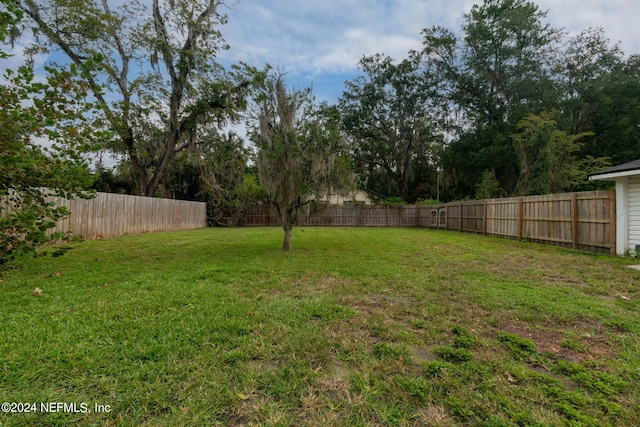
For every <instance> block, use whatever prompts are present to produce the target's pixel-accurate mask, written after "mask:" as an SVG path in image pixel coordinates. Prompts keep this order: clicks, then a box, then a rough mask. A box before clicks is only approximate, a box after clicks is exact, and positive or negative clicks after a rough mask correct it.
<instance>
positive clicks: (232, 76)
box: [15, 0, 251, 196]
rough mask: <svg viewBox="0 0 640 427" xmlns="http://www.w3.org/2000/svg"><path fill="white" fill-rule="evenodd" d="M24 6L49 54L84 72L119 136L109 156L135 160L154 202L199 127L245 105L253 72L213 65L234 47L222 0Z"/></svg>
mask: <svg viewBox="0 0 640 427" xmlns="http://www.w3.org/2000/svg"><path fill="white" fill-rule="evenodd" d="M15 3H16V4H17V5H18V6H19V8H20V9H21V10H22V11H23V12H24V14H25V16H27V17H28V18H29V21H28V24H29V25H33V27H34V28H33V31H34V33H36V34H37V35H39V36H40V37H41V38H43V40H45V41H46V42H45V41H43V42H42V45H43V46H41V48H46V47H49V46H51V47H54V48H57V49H59V50H60V51H62V52H63V53H64V54H65V55H66V56H67V57H68V58H69V60H70V61H71V62H72V63H73V64H75V65H76V66H77V67H78V68H79V69H80V70H81V71H82V72H83V77H84V80H85V82H86V84H87V86H88V89H89V90H90V91H91V93H92V95H93V96H94V97H95V99H96V100H97V101H98V105H99V106H100V108H101V110H102V113H103V116H104V118H105V119H106V123H105V126H107V127H108V128H109V129H110V130H112V131H113V133H114V135H115V138H114V139H113V140H112V141H111V142H110V144H108V145H107V146H106V149H109V150H111V151H114V152H116V153H121V154H124V155H125V156H126V158H127V161H128V162H129V166H128V169H130V170H131V171H132V173H133V175H134V178H135V182H136V186H137V189H136V190H137V193H138V194H140V195H147V196H151V195H155V193H156V190H157V189H158V186H159V185H160V183H161V181H162V178H163V175H164V173H165V171H166V169H167V167H168V166H169V164H170V163H171V160H172V159H173V158H174V156H175V155H176V154H177V153H180V152H182V151H184V150H187V149H188V148H189V147H191V146H193V145H196V144H198V143H199V142H200V140H199V139H198V137H197V129H198V127H199V126H201V125H202V124H205V123H218V124H219V123H222V122H224V121H228V120H233V119H236V118H237V117H236V115H235V112H236V110H237V109H239V108H243V106H244V97H245V88H246V87H247V85H248V83H246V82H245V80H244V79H245V77H247V76H246V75H245V73H244V71H246V69H245V70H242V71H241V70H240V69H237V70H236V72H232V73H227V72H226V71H225V70H223V69H222V68H221V67H220V66H219V65H217V64H216V63H215V62H214V60H215V57H216V54H217V52H218V51H219V50H220V49H224V48H226V45H225V44H224V42H223V39H222V35H221V33H220V30H219V27H220V26H221V25H223V24H224V23H225V22H226V20H227V18H226V16H225V15H224V14H223V13H222V12H221V8H222V7H223V6H224V5H225V2H224V1H223V0H166V1H162V2H161V1H160V0H153V1H152V2H151V4H150V5H148V3H146V2H145V3H142V2H139V1H130V2H124V3H121V5H120V6H118V7H116V8H112V7H111V6H109V4H108V2H107V1H106V0H102V1H98V0H73V1H67V0H15ZM95 61H99V62H100V64H101V67H100V68H94V67H92V62H95ZM249 72H251V71H249ZM248 78H249V79H250V78H251V77H248ZM107 94H108V95H107Z"/></svg>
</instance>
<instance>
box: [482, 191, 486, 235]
mask: <svg viewBox="0 0 640 427" xmlns="http://www.w3.org/2000/svg"><path fill="white" fill-rule="evenodd" d="M482 204H483V206H482V235H484V236H486V235H487V200H486V199H485V200H484V201H483V203H482Z"/></svg>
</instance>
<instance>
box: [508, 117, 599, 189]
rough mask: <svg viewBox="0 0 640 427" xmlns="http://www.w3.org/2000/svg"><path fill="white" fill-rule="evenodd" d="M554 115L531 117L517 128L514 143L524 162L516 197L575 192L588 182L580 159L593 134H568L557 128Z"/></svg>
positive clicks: (521, 165)
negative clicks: (578, 186)
mask: <svg viewBox="0 0 640 427" xmlns="http://www.w3.org/2000/svg"><path fill="white" fill-rule="evenodd" d="M553 116H554V112H543V113H541V114H539V115H535V114H529V115H528V116H526V117H525V118H524V119H522V120H521V121H520V122H518V125H517V126H516V128H517V130H518V132H517V133H515V134H513V142H514V146H515V147H516V149H517V151H518V154H519V156H518V157H519V159H520V179H519V180H518V185H517V187H516V194H519V195H527V194H549V193H558V192H562V191H568V190H572V189H573V188H574V187H575V186H576V185H578V184H580V182H577V179H586V178H587V176H586V173H580V169H581V166H583V164H582V163H581V162H580V161H579V160H578V159H577V158H576V153H578V151H579V150H580V148H581V146H582V143H581V142H580V141H581V139H583V138H584V137H585V136H588V135H590V133H588V132H585V133H581V134H577V135H567V133H566V132H564V131H561V130H559V129H558V128H557V122H556V121H555V120H553Z"/></svg>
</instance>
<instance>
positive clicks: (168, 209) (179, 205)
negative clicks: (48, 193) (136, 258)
mask: <svg viewBox="0 0 640 427" xmlns="http://www.w3.org/2000/svg"><path fill="white" fill-rule="evenodd" d="M51 200H53V201H55V202H56V203H57V204H58V205H59V206H66V207H67V210H68V211H69V212H71V214H70V215H69V217H68V218H65V219H62V220H60V221H58V223H57V225H56V228H54V229H52V230H49V234H51V233H54V232H57V231H64V232H68V231H70V232H71V235H72V236H74V237H80V238H82V239H87V240H93V239H103V238H108V237H117V236H122V235H126V234H141V233H148V232H155V231H171V230H188V229H194V228H202V227H206V226H207V207H206V203H202V202H189V201H184V200H171V199H158V198H155V197H141V196H129V195H124V194H111V193H96V197H95V198H93V199H81V198H75V199H72V200H67V199H65V198H63V197H51Z"/></svg>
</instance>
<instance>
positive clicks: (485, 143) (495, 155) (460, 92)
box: [422, 0, 560, 197]
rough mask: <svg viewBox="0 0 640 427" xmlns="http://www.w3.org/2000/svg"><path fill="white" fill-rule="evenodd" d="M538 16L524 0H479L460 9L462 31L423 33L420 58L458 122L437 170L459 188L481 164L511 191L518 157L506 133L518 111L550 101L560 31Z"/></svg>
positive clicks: (472, 181)
mask: <svg viewBox="0 0 640 427" xmlns="http://www.w3.org/2000/svg"><path fill="white" fill-rule="evenodd" d="M545 16H546V15H545V13H544V12H542V11H540V9H539V8H538V7H537V6H536V5H535V4H534V3H532V2H530V1H526V0H485V1H484V2H483V3H482V4H481V5H475V6H473V8H472V9H471V11H470V13H468V14H466V15H465V16H464V23H463V27H462V31H463V33H464V36H463V37H462V38H458V37H456V36H455V35H454V34H453V33H452V32H451V31H447V30H445V29H442V28H438V27H436V28H431V29H426V30H424V32H423V35H424V49H423V52H422V53H423V59H424V61H425V63H426V64H428V65H429V66H430V67H435V68H437V69H439V70H440V71H439V73H440V75H441V76H442V77H443V78H444V79H446V84H443V85H442V88H443V90H441V91H440V95H441V96H442V97H443V98H445V101H446V104H447V105H450V106H452V107H453V108H455V110H454V112H455V113H456V114H457V119H458V122H459V126H458V129H457V131H458V134H457V135H456V136H455V142H454V143H453V144H451V146H450V147H449V150H447V154H446V156H445V159H444V170H445V172H447V173H454V174H455V176H454V180H457V181H458V182H459V185H460V186H461V187H463V188H464V191H463V192H466V193H467V195H468V194H469V193H470V192H473V189H474V188H475V187H476V185H477V184H478V181H477V180H478V178H479V177H480V176H481V171H491V172H492V173H494V174H495V177H496V178H497V179H498V181H499V182H500V184H501V187H502V188H503V189H504V190H505V191H506V192H508V193H510V192H511V191H513V189H514V188H515V185H516V182H517V179H518V163H517V160H516V159H517V156H516V155H515V152H514V147H513V145H512V143H511V140H510V138H509V135H510V134H511V133H513V132H514V131H515V126H516V124H517V123H518V122H519V121H520V120H521V119H522V118H523V117H524V116H526V115H527V114H529V113H534V114H535V113H539V112H541V111H542V110H544V109H545V107H546V108H548V107H549V103H553V102H555V97H556V93H557V91H556V90H555V86H554V82H553V80H552V78H551V65H552V63H551V61H550V59H551V58H552V56H550V55H551V52H552V51H553V49H555V47H556V44H557V42H558V41H559V38H560V33H559V32H558V31H556V30H554V29H552V28H550V27H549V25H547V24H544V23H543V19H544V17H545ZM444 103H445V102H443V104H444ZM459 196H462V197H464V195H462V194H460V195H459Z"/></svg>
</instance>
